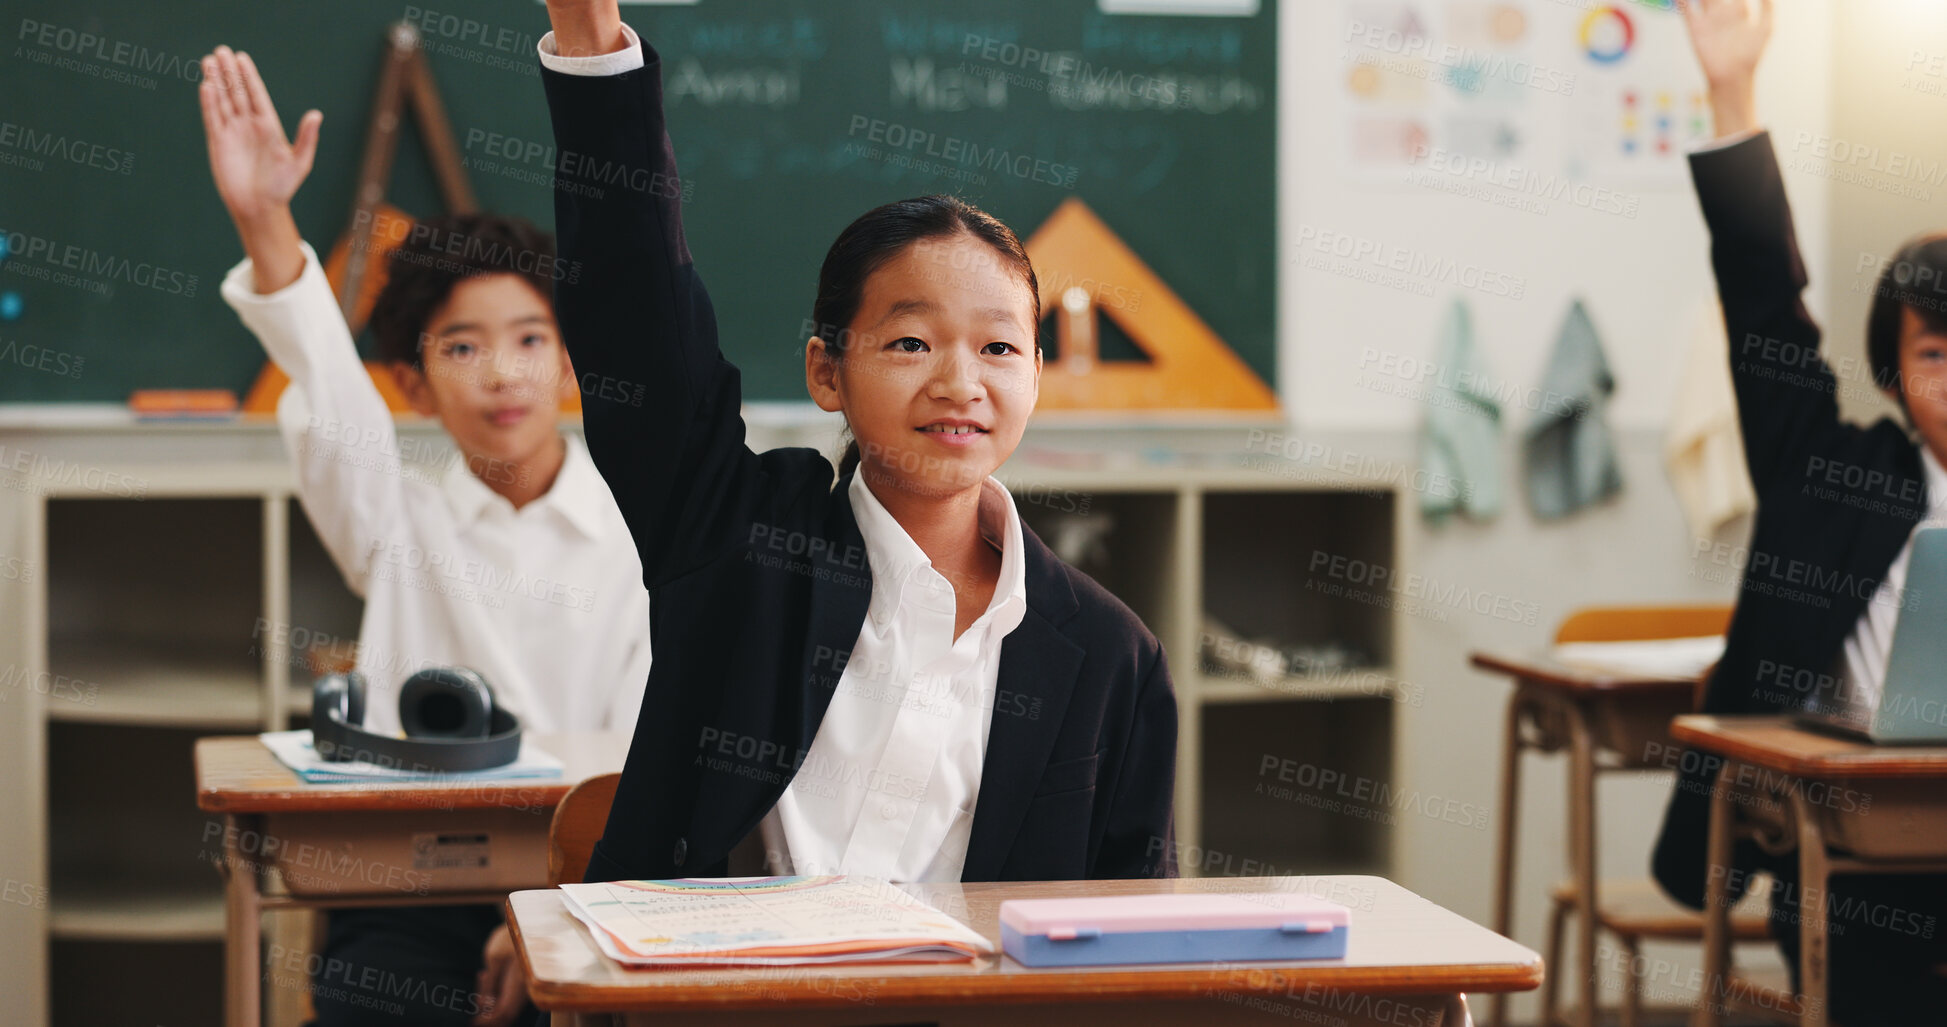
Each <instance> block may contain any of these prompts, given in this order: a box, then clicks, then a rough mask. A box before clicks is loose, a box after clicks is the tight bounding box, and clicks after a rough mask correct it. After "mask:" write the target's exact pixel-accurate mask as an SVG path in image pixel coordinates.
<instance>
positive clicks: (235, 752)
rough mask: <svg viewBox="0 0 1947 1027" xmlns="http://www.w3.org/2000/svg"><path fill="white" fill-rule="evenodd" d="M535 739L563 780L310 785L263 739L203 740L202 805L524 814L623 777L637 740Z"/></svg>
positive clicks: (609, 736)
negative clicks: (513, 809) (514, 807)
mask: <svg viewBox="0 0 1947 1027" xmlns="http://www.w3.org/2000/svg"><path fill="white" fill-rule="evenodd" d="M532 737H533V740H534V744H535V745H537V746H539V747H540V748H541V749H542V750H544V751H546V752H547V753H548V754H549V755H551V756H553V757H555V758H556V759H559V760H560V761H561V762H562V764H563V769H562V773H561V776H560V777H540V778H518V779H512V780H505V781H466V780H460V779H457V778H456V779H454V780H451V781H435V782H427V781H401V782H383V783H382V782H369V783H368V782H358V783H355V784H306V783H304V780H303V779H302V778H300V777H298V776H297V773H296V772H295V771H293V770H291V768H289V767H287V766H285V765H284V764H283V763H281V762H279V761H278V759H277V757H276V756H274V755H272V754H271V751H270V750H269V749H267V748H265V747H264V743H263V742H261V741H258V740H257V736H255V735H231V736H225V737H216V738H199V739H197V740H196V805H197V808H199V809H202V810H203V811H205V812H209V813H283V812H299V811H322V810H340V811H371V810H388V809H427V808H437V809H486V808H492V807H502V806H506V805H508V804H509V803H510V802H518V803H519V804H520V805H521V807H522V808H532V807H534V806H553V805H555V804H556V803H559V802H560V801H561V797H562V796H564V795H566V794H568V789H570V788H573V787H574V786H575V785H577V784H579V783H581V782H582V781H584V780H586V779H588V778H591V777H595V776H597V775H600V774H607V773H612V772H617V771H620V770H621V769H622V764H623V763H624V762H625V761H626V760H627V759H628V755H629V737H628V736H627V735H622V734H616V733H613V732H607V731H582V732H564V733H560V734H537V735H533V736H532Z"/></svg>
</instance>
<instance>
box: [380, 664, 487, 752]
mask: <svg viewBox="0 0 1947 1027" xmlns="http://www.w3.org/2000/svg"><path fill="white" fill-rule="evenodd" d="M493 708H494V702H493V690H492V689H491V688H489V687H487V680H486V679H485V678H483V677H481V676H480V674H479V672H477V671H475V670H472V669H471V668H468V667H432V668H428V669H426V670H422V671H420V672H419V673H417V674H414V675H413V676H412V677H410V678H407V679H406V683H405V684H403V685H401V686H399V724H400V726H401V727H403V728H405V731H406V737H408V738H485V737H487V735H488V734H490V733H491V732H490V728H491V726H492V724H493Z"/></svg>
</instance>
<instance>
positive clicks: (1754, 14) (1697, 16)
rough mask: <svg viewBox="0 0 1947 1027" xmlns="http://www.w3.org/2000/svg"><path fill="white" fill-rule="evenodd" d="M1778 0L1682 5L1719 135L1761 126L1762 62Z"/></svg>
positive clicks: (1687, 0) (1689, 0)
mask: <svg viewBox="0 0 1947 1027" xmlns="http://www.w3.org/2000/svg"><path fill="white" fill-rule="evenodd" d="M1774 2H1775V0H1755V7H1756V10H1755V11H1754V10H1753V6H1754V0H1680V3H1681V6H1682V8H1683V20H1684V22H1685V24H1687V25H1688V26H1689V28H1690V46H1691V49H1693V50H1695V51H1696V53H1697V63H1698V64H1699V65H1701V66H1702V67H1703V71H1704V80H1705V81H1706V82H1708V83H1710V99H1711V109H1712V112H1713V113H1714V114H1715V115H1716V120H1717V134H1718V135H1719V136H1727V135H1735V134H1737V133H1739V132H1743V131H1746V130H1748V129H1752V128H1756V127H1757V123H1758V112H1757V91H1756V88H1755V83H1756V80H1757V74H1758V61H1759V60H1760V59H1762V58H1763V57H1764V51H1765V46H1766V45H1767V44H1768V43H1770V42H1771V26H1772V6H1773V3H1774Z"/></svg>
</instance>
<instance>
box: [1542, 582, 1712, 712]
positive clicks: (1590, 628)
mask: <svg viewBox="0 0 1947 1027" xmlns="http://www.w3.org/2000/svg"><path fill="white" fill-rule="evenodd" d="M1732 609H1733V607H1730V606H1585V607H1583V608H1582V609H1580V610H1577V611H1575V612H1574V613H1571V614H1569V615H1568V616H1567V617H1566V618H1565V619H1563V621H1562V623H1561V624H1560V625H1559V626H1557V627H1556V628H1555V642H1556V644H1560V643H1562V642H1635V641H1639V640H1643V639H1651V638H1703V637H1706V636H1709V635H1721V634H1723V633H1725V632H1726V631H1728V630H1730V627H1731V610H1732ZM1716 670H1717V666H1716V664H1712V665H1711V667H1710V669H1709V670H1706V671H1704V673H1703V674H1702V675H1700V676H1699V677H1698V678H1697V687H1696V689H1695V690H1694V691H1693V692H1692V693H1691V697H1690V708H1691V709H1692V710H1702V709H1703V708H1704V688H1705V685H1706V683H1707V682H1708V681H1710V676H1711V674H1712V673H1714V672H1715V671H1716Z"/></svg>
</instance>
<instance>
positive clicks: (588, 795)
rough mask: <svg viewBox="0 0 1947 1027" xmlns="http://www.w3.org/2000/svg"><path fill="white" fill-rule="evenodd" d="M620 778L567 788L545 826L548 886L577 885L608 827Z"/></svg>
mask: <svg viewBox="0 0 1947 1027" xmlns="http://www.w3.org/2000/svg"><path fill="white" fill-rule="evenodd" d="M621 783H622V775H621V774H601V775H598V776H596V777H591V778H589V779H588V780H586V781H583V782H582V783H580V784H578V785H576V786H574V787H573V788H570V789H569V790H568V794H567V795H564V796H562V797H561V805H559V806H556V807H555V808H554V820H553V821H552V822H550V823H549V824H548V884H549V885H550V886H556V887H558V886H560V885H564V884H580V883H581V875H582V874H583V873H584V872H586V871H587V870H588V857H589V854H590V853H593V852H594V851H595V843H596V842H597V841H600V840H601V837H602V828H603V827H604V826H606V825H607V824H608V808H609V807H610V806H613V805H615V786H616V785H618V784H621Z"/></svg>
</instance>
